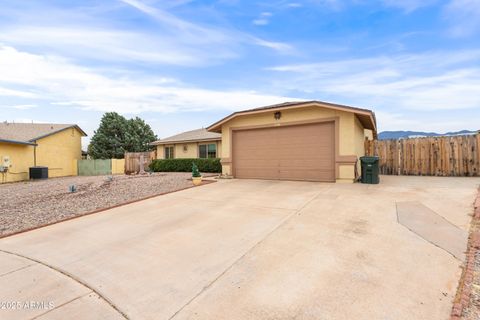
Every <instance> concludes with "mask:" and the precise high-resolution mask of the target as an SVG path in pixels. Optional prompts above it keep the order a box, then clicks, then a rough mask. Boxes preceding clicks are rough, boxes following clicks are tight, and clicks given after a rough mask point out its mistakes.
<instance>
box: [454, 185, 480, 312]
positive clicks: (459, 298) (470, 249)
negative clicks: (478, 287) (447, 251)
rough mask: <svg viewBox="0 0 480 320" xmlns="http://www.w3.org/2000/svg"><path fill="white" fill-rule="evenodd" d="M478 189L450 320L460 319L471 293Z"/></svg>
mask: <svg viewBox="0 0 480 320" xmlns="http://www.w3.org/2000/svg"><path fill="white" fill-rule="evenodd" d="M479 226H480V188H479V189H478V195H477V198H476V200H475V203H474V213H473V217H472V222H471V225H470V235H469V237H468V245H467V252H466V258H467V259H466V264H465V266H464V268H463V272H462V276H461V277H460V281H459V283H458V287H457V294H456V296H455V300H454V303H453V307H452V312H451V315H450V319H451V320H458V319H461V318H462V314H463V310H464V309H465V308H466V307H468V305H469V303H470V293H471V292H472V283H473V273H474V270H475V255H476V254H477V253H478V252H479V251H480V250H479V249H480V229H479Z"/></svg>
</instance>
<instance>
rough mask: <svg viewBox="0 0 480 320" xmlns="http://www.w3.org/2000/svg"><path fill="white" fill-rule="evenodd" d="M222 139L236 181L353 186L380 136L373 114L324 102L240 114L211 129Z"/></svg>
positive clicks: (225, 163)
mask: <svg viewBox="0 0 480 320" xmlns="http://www.w3.org/2000/svg"><path fill="white" fill-rule="evenodd" d="M207 130H208V131H209V132H212V133H219V134H221V135H222V152H221V163H222V172H223V174H224V175H231V176H233V177H235V178H256V179H282V180H307V181H328V182H335V181H336V182H353V181H354V180H355V179H357V178H358V176H359V172H360V163H359V157H361V156H363V155H365V149H364V143H365V139H366V138H369V139H373V138H376V135H377V125H376V119H375V114H374V113H373V112H372V111H371V110H367V109H360V108H354V107H350V106H345V105H339V104H334V103H328V102H322V101H303V102H286V103H281V104H275V105H270V106H266V107H260V108H255V109H250V110H244V111H239V112H234V113H232V114H230V115H229V116H227V117H225V118H223V119H221V120H219V121H217V122H215V123H214V124H212V125H211V126H210V127H208V128H207Z"/></svg>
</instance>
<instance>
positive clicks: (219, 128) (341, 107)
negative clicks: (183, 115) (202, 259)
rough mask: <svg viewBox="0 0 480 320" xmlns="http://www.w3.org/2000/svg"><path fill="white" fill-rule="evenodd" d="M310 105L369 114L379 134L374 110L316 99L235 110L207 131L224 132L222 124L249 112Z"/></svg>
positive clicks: (374, 131) (255, 112) (374, 132)
mask: <svg viewBox="0 0 480 320" xmlns="http://www.w3.org/2000/svg"><path fill="white" fill-rule="evenodd" d="M308 105H318V106H324V107H326V108H330V109H335V110H340V111H345V112H352V113H354V114H362V115H368V116H369V117H370V119H371V125H372V128H373V129H370V130H372V131H373V134H374V136H376V135H377V132H376V131H377V128H376V127H377V125H376V119H375V114H374V113H373V111H371V110H368V109H361V108H355V107H350V106H344V105H338V104H333V103H329V102H323V101H316V100H313V101H304V102H302V103H295V104H291V105H283V106H282V105H279V106H277V107H272V108H266V109H258V110H256V109H248V110H244V111H236V112H233V113H231V114H230V115H228V116H226V117H225V118H223V119H220V120H219V121H217V122H215V123H213V124H212V125H210V126H209V127H208V128H207V131H210V132H217V133H221V132H222V125H223V124H224V123H225V122H228V121H230V120H231V119H233V118H235V117H237V116H241V115H247V114H257V113H264V112H272V111H274V110H279V109H286V108H289V109H292V108H302V107H305V106H308Z"/></svg>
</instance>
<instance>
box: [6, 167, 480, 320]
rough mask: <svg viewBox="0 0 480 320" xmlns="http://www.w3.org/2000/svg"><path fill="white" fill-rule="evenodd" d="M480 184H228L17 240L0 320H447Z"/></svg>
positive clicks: (404, 180)
mask: <svg viewBox="0 0 480 320" xmlns="http://www.w3.org/2000/svg"><path fill="white" fill-rule="evenodd" d="M478 184H480V179H474V178H470V179H469V178H434V177H431V178H429V177H387V176H385V177H382V181H381V184H380V185H362V184H352V185H348V184H326V183H312V182H290V181H260V180H223V181H219V182H218V183H214V184H210V185H206V186H202V187H198V188H193V189H189V190H185V191H181V192H177V193H172V194H168V195H164V196H160V197H157V198H152V199H149V200H145V201H142V202H138V203H134V204H130V205H126V206H123V207H119V208H115V209H112V210H108V211H105V212H102V213H98V214H95V215H90V216H86V217H82V218H78V219H74V220H71V221H67V222H63V223H59V224H56V225H52V226H49V227H45V228H41V229H38V230H35V231H30V232H27V233H23V234H19V235H16V236H12V237H7V238H4V239H0V303H1V305H0V318H1V319H33V318H35V319H43V320H44V319H65V318H66V317H67V318H70V319H125V318H127V319H402V320H403V319H447V318H448V317H449V314H450V309H451V303H452V299H453V297H454V295H455V291H456V286H457V282H458V279H459V276H460V274H461V269H460V266H461V265H462V261H461V260H462V257H461V256H460V257H458V256H457V257H456V256H455V254H454V253H452V252H450V251H451V250H450V249H449V247H448V243H449V241H447V240H449V238H445V237H450V236H452V237H458V238H456V239H460V240H456V241H457V242H464V241H466V240H465V238H464V235H465V234H466V231H467V230H468V226H469V221H470V216H469V214H471V213H472V201H473V200H474V197H475V195H476V192H477V190H476V188H477V185H478ZM403 203H407V205H406V206H403ZM399 206H400V207H402V206H403V207H402V208H403V209H402V210H403V211H405V216H403V217H402V219H401V221H400V222H402V221H406V222H405V223H404V224H401V223H399V220H398V217H397V207H399ZM412 208H413V209H412ZM418 208H420V209H418ZM416 210H417V211H418V212H420V213H418V214H417V213H416V212H417V211H416ZM418 217H420V218H421V219H420V218H418ZM429 217H433V218H432V219H433V220H431V221H433V222H432V223H431V225H432V228H433V229H429V228H426V227H425V225H430V223H429V222H428V221H430V220H428V219H430V218H429ZM422 219H427V220H422ZM421 221H426V222H424V223H420V222H421ZM402 223H403V222H402ZM435 228H443V229H438V230H447V231H448V232H447V233H446V236H445V237H443V236H441V234H443V232H435V231H436V230H437V229H435ZM452 228H453V229H452ZM439 234H440V236H439ZM431 237H433V239H431ZM439 239H440V240H439ZM462 239H463V240H462ZM438 241H440V243H438ZM462 246H463V247H465V246H466V242H465V243H463V244H461V246H460V248H461V247H462ZM457 247H458V246H457ZM449 250H450V251H449ZM452 250H455V248H453V249H452ZM457 255H458V253H457Z"/></svg>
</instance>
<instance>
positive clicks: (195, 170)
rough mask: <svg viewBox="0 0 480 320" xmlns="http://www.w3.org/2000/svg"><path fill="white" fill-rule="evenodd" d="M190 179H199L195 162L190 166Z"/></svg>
mask: <svg viewBox="0 0 480 320" xmlns="http://www.w3.org/2000/svg"><path fill="white" fill-rule="evenodd" d="M192 177H193V178H199V177H201V175H200V171H198V167H197V165H196V164H195V162H194V163H193V164H192Z"/></svg>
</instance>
